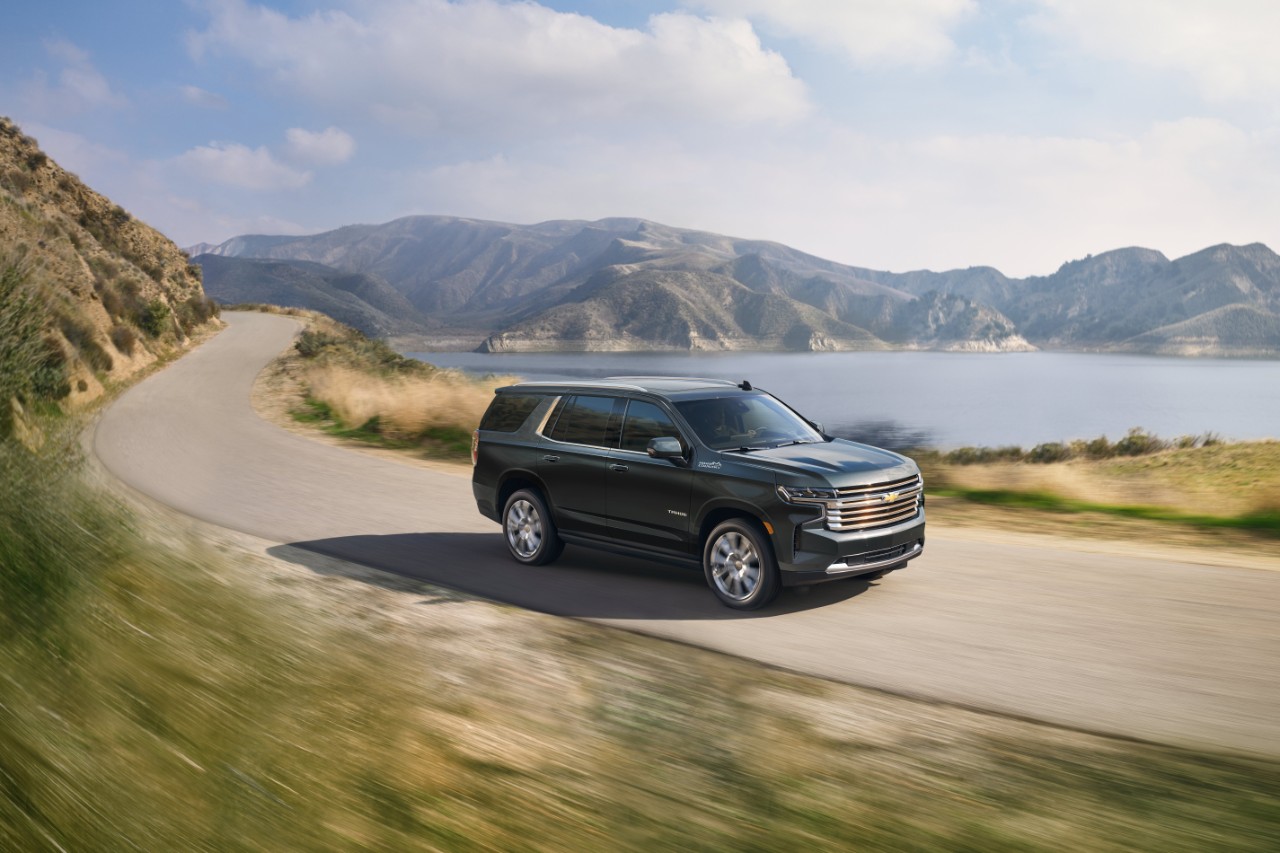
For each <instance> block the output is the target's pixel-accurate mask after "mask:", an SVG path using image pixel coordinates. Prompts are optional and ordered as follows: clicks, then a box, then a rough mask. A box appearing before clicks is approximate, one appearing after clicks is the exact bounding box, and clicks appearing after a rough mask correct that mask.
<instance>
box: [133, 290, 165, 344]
mask: <svg viewBox="0 0 1280 853" xmlns="http://www.w3.org/2000/svg"><path fill="white" fill-rule="evenodd" d="M171 314H172V312H171V311H170V310H169V304H168V303H167V302H165V301H164V300H163V299H152V300H151V301H150V302H148V303H147V305H146V307H145V308H144V309H143V310H142V314H141V316H140V317H138V326H139V327H140V328H141V329H142V331H144V332H146V333H147V334H148V335H150V336H151V337H153V338H158V337H160V336H161V335H162V334H164V330H165V327H166V325H167V324H168V322H169V317H170V315H171Z"/></svg>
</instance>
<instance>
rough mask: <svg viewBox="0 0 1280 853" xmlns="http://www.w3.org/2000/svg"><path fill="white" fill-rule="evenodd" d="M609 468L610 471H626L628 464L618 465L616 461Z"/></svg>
mask: <svg viewBox="0 0 1280 853" xmlns="http://www.w3.org/2000/svg"><path fill="white" fill-rule="evenodd" d="M609 470H610V471H625V470H627V466H626V465H618V464H616V463H615V464H613V465H610V466H609Z"/></svg>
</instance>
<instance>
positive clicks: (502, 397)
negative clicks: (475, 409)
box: [480, 394, 543, 432]
mask: <svg viewBox="0 0 1280 853" xmlns="http://www.w3.org/2000/svg"><path fill="white" fill-rule="evenodd" d="M542 400H543V398H542V397H540V396H538V395H537V394H499V395H498V396H496V397H494V398H493V402H492V403H490V404H489V410H488V411H486V412H485V413H484V417H483V418H482V419H481V420H480V429H489V430H493V431H494V432H515V431H516V430H518V429H520V425H521V424H523V423H524V421H525V418H527V417H529V413H530V412H532V411H533V410H534V409H536V408H538V404H539V403H541V402H542Z"/></svg>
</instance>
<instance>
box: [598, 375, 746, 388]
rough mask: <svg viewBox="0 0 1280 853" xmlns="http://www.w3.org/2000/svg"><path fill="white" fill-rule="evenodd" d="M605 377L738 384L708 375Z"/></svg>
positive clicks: (610, 378) (638, 380) (610, 377)
mask: <svg viewBox="0 0 1280 853" xmlns="http://www.w3.org/2000/svg"><path fill="white" fill-rule="evenodd" d="M605 379H606V380H610V381H612V380H617V381H619V382H622V381H626V380H629V381H632V382H640V381H644V380H646V379H660V380H662V381H664V382H669V381H671V380H673V379H674V380H676V381H677V382H713V383H715V384H716V385H734V386H736V385H737V384H738V383H736V382H734V381H733V380H731V379H712V378H710V377H707V376H606V377H605Z"/></svg>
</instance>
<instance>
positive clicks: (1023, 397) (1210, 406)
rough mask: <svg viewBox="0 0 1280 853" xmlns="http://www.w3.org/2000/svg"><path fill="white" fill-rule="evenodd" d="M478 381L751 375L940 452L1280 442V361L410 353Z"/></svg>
mask: <svg viewBox="0 0 1280 853" xmlns="http://www.w3.org/2000/svg"><path fill="white" fill-rule="evenodd" d="M409 355H412V356H413V357H415V358H421V359H423V360H425V361H429V362H432V363H433V364H438V365H440V366H442V367H456V368H460V369H462V370H465V371H467V372H468V373H473V374H485V373H502V374H516V375H519V376H522V377H524V378H526V379H530V380H542V379H586V378H600V377H605V376H617V375H675V376H707V377H714V378H723V379H732V380H734V381H741V380H743V379H748V380H750V381H751V383H752V384H753V385H755V386H757V387H760V388H764V389H767V390H769V391H771V392H773V393H774V394H776V395H777V396H779V397H781V398H782V399H784V400H786V401H787V402H788V403H790V404H791V405H792V406H794V407H795V408H797V409H799V410H800V411H801V412H803V413H804V414H805V415H807V416H808V417H810V418H812V419H814V420H817V421H821V422H823V424H824V425H825V426H827V427H828V429H832V430H834V429H835V428H837V427H847V426H849V425H860V424H861V425H865V424H867V423H868V422H885V421H889V422H893V424H895V425H896V426H897V428H899V429H901V430H906V431H914V432H923V433H926V434H927V437H928V438H929V439H930V441H931V443H933V444H935V445H937V446H940V447H956V446H962V445H987V446H995V445H1002V444H1017V445H1022V446H1024V447H1030V446H1032V445H1035V444H1039V443H1041V442H1045V441H1062V440H1070V439H1073V438H1093V437H1096V436H1099V435H1106V436H1108V437H1109V438H1111V439H1112V440H1114V439H1116V438H1119V437H1120V436H1122V435H1124V434H1125V433H1126V432H1127V431H1128V430H1129V428H1130V427H1135V426H1140V427H1143V428H1144V429H1147V430H1149V431H1151V432H1154V433H1156V434H1158V435H1160V436H1163V437H1167V438H1172V437H1175V436H1180V435H1198V434H1201V433H1205V432H1214V433H1217V434H1219V435H1220V436H1222V437H1224V438H1229V439H1238V440H1245V439H1257V438H1272V437H1278V436H1280V361H1277V360H1248V359H1192V358H1163V357H1155V356H1137V355H1112V354H1086V353H1054V352H1032V353H1001V354H989V353H982V354H972V353H938V352H856V353H737V352H735V353H699V354H685V353H536V354H523V353H511V354H488V353H464V352H442V353H409Z"/></svg>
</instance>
